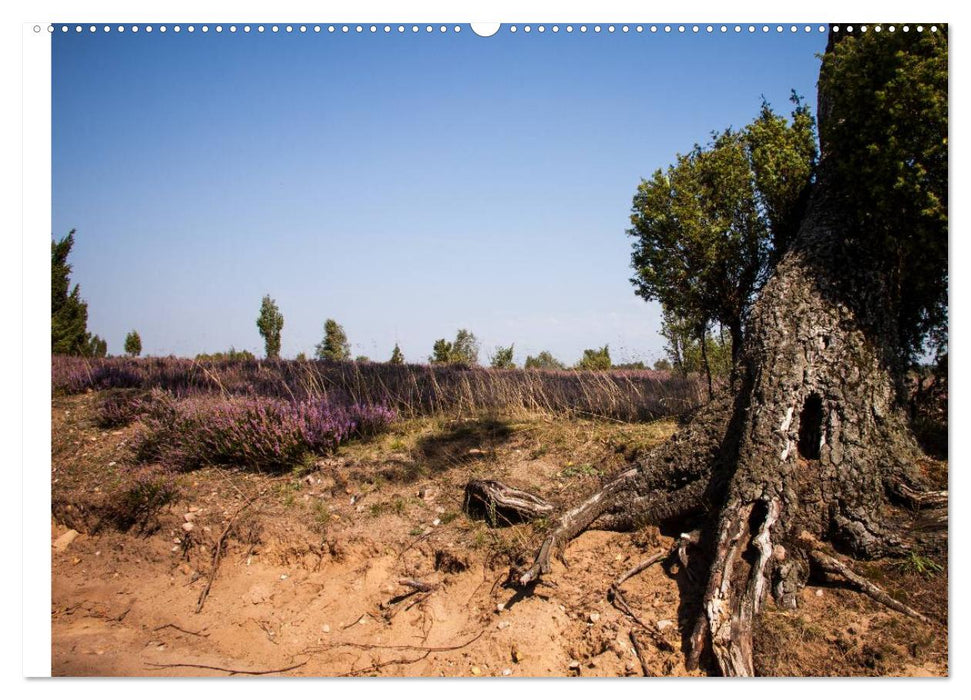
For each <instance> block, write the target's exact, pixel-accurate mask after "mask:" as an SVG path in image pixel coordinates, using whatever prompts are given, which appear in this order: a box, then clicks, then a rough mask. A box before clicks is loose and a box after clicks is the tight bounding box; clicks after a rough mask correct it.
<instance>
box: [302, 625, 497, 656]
mask: <svg viewBox="0 0 971 700" xmlns="http://www.w3.org/2000/svg"><path fill="white" fill-rule="evenodd" d="M485 633H486V628H482V629H481V630H480V631H479V633H478V634H477V635H475V636H474V637H472V638H470V639H468V640H466V641H464V642H462V643H461V644H455V645H454V646H444V647H423V646H418V645H417V644H365V643H363V642H334V643H333V644H324V645H323V646H320V647H311V648H310V649H307V650H305V651H304V652H303V653H305V654H310V653H313V652H315V651H320V650H322V649H336V648H339V647H351V648H352V649H364V650H370V649H391V650H394V651H427V652H433V651H456V650H457V649H464V648H465V647H467V646H469V645H470V644H471V643H472V642H475V641H476V640H478V639H479V637H481V636H482V635H483V634H485Z"/></svg>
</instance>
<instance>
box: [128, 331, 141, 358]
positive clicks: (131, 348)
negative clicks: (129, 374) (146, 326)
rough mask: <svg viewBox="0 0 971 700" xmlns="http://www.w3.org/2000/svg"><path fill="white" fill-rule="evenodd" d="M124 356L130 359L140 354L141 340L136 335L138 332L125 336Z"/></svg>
mask: <svg viewBox="0 0 971 700" xmlns="http://www.w3.org/2000/svg"><path fill="white" fill-rule="evenodd" d="M125 354H126V355H130V356H131V357H138V356H139V355H141V354H142V338H141V336H140V335H138V331H131V332H130V333H129V334H128V335H127V336H125Z"/></svg>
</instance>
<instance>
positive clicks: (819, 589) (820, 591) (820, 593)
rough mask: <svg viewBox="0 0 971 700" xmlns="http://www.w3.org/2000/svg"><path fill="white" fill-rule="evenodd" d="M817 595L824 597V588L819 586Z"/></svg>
mask: <svg viewBox="0 0 971 700" xmlns="http://www.w3.org/2000/svg"><path fill="white" fill-rule="evenodd" d="M816 597H817V598H822V597H823V589H822V588H817V589H816Z"/></svg>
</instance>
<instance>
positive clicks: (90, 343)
mask: <svg viewBox="0 0 971 700" xmlns="http://www.w3.org/2000/svg"><path fill="white" fill-rule="evenodd" d="M85 335H86V336H87V340H86V342H85V344H84V348H83V350H82V351H81V354H82V355H84V356H85V357H107V356H108V341H107V340H104V339H103V338H101V337H99V336H97V335H91V334H90V333H87V334H85Z"/></svg>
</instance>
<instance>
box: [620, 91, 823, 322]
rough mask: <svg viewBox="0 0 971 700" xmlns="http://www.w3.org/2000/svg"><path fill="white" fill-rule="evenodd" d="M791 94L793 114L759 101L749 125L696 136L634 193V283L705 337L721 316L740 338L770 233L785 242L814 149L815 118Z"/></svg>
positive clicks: (767, 257)
mask: <svg viewBox="0 0 971 700" xmlns="http://www.w3.org/2000/svg"><path fill="white" fill-rule="evenodd" d="M792 100H793V102H794V104H795V110H794V111H793V113H792V121H791V123H790V122H789V121H787V120H786V119H785V118H784V117H780V116H778V115H776V114H775V113H773V112H772V110H771V108H770V107H769V105H768V104H763V105H762V111H761V113H760V115H759V117H758V118H757V119H756V120H755V121H754V122H753V123H752V124H750V125H749V126H748V127H746V128H745V129H743V130H741V131H733V130H731V129H727V130H725V131H724V132H722V133H720V134H715V135H714V136H713V138H712V140H711V142H710V143H708V144H707V145H706V146H704V147H702V146H699V145H695V147H694V149H693V150H692V151H691V152H690V153H688V154H687V155H679V156H677V159H676V162H675V163H674V164H673V165H671V166H669V167H668V168H667V170H666V171H664V170H657V171H656V172H655V173H654V175H653V176H652V178H651V179H650V180H642V181H641V184H640V185H639V186H638V188H637V192H636V194H635V195H634V200H633V207H632V213H631V225H632V228H631V229H630V230H628V232H627V233H628V235H630V236H632V237H633V238H634V250H633V254H632V256H631V261H632V266H633V268H634V270H635V276H634V277H633V278H632V279H631V283H632V284H633V285H634V288H635V292H636V293H637V295H638V296H640V297H642V298H644V299H645V300H648V301H659V302H660V303H661V305H662V307H664V308H667V309H670V310H671V311H673V312H674V313H676V314H677V315H678V317H680V318H681V319H686V320H687V319H691V320H692V322H693V324H694V332H695V334H696V335H697V336H699V337H700V336H701V334H702V333H703V332H704V331H705V329H707V328H709V327H710V326H711V325H712V324H713V323H716V322H717V323H721V324H722V325H723V326H725V327H727V328H728V329H729V330H730V332H731V333H732V336H733V337H734V338H738V339H740V338H741V337H742V329H743V324H744V319H745V315H746V313H747V311H748V309H749V306H750V305H751V302H752V300H753V298H754V295H755V293H756V292H757V290H758V289H759V288H760V286H761V285H762V283H763V282H764V281H765V278H766V276H767V271H768V266H769V261H770V254H771V252H772V249H773V236H774V235H776V236H777V237H778V241H779V244H780V245H781V244H782V243H783V241H784V240H786V239H787V238H788V236H789V235H790V232H791V230H793V227H794V225H795V224H794V223H793V222H795V221H796V220H797V219H798V216H799V210H800V200H801V197H802V193H803V191H804V190H805V189H806V187H807V185H808V184H809V183H810V178H811V175H812V172H813V167H814V163H815V155H816V151H815V136H814V131H813V120H812V118H811V116H810V115H809V113H808V110H807V109H806V108H805V107H804V106H803V105H802V104H801V103H800V101H799V98H798V97H796V96H795V94H794V95H793V98H792Z"/></svg>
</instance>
